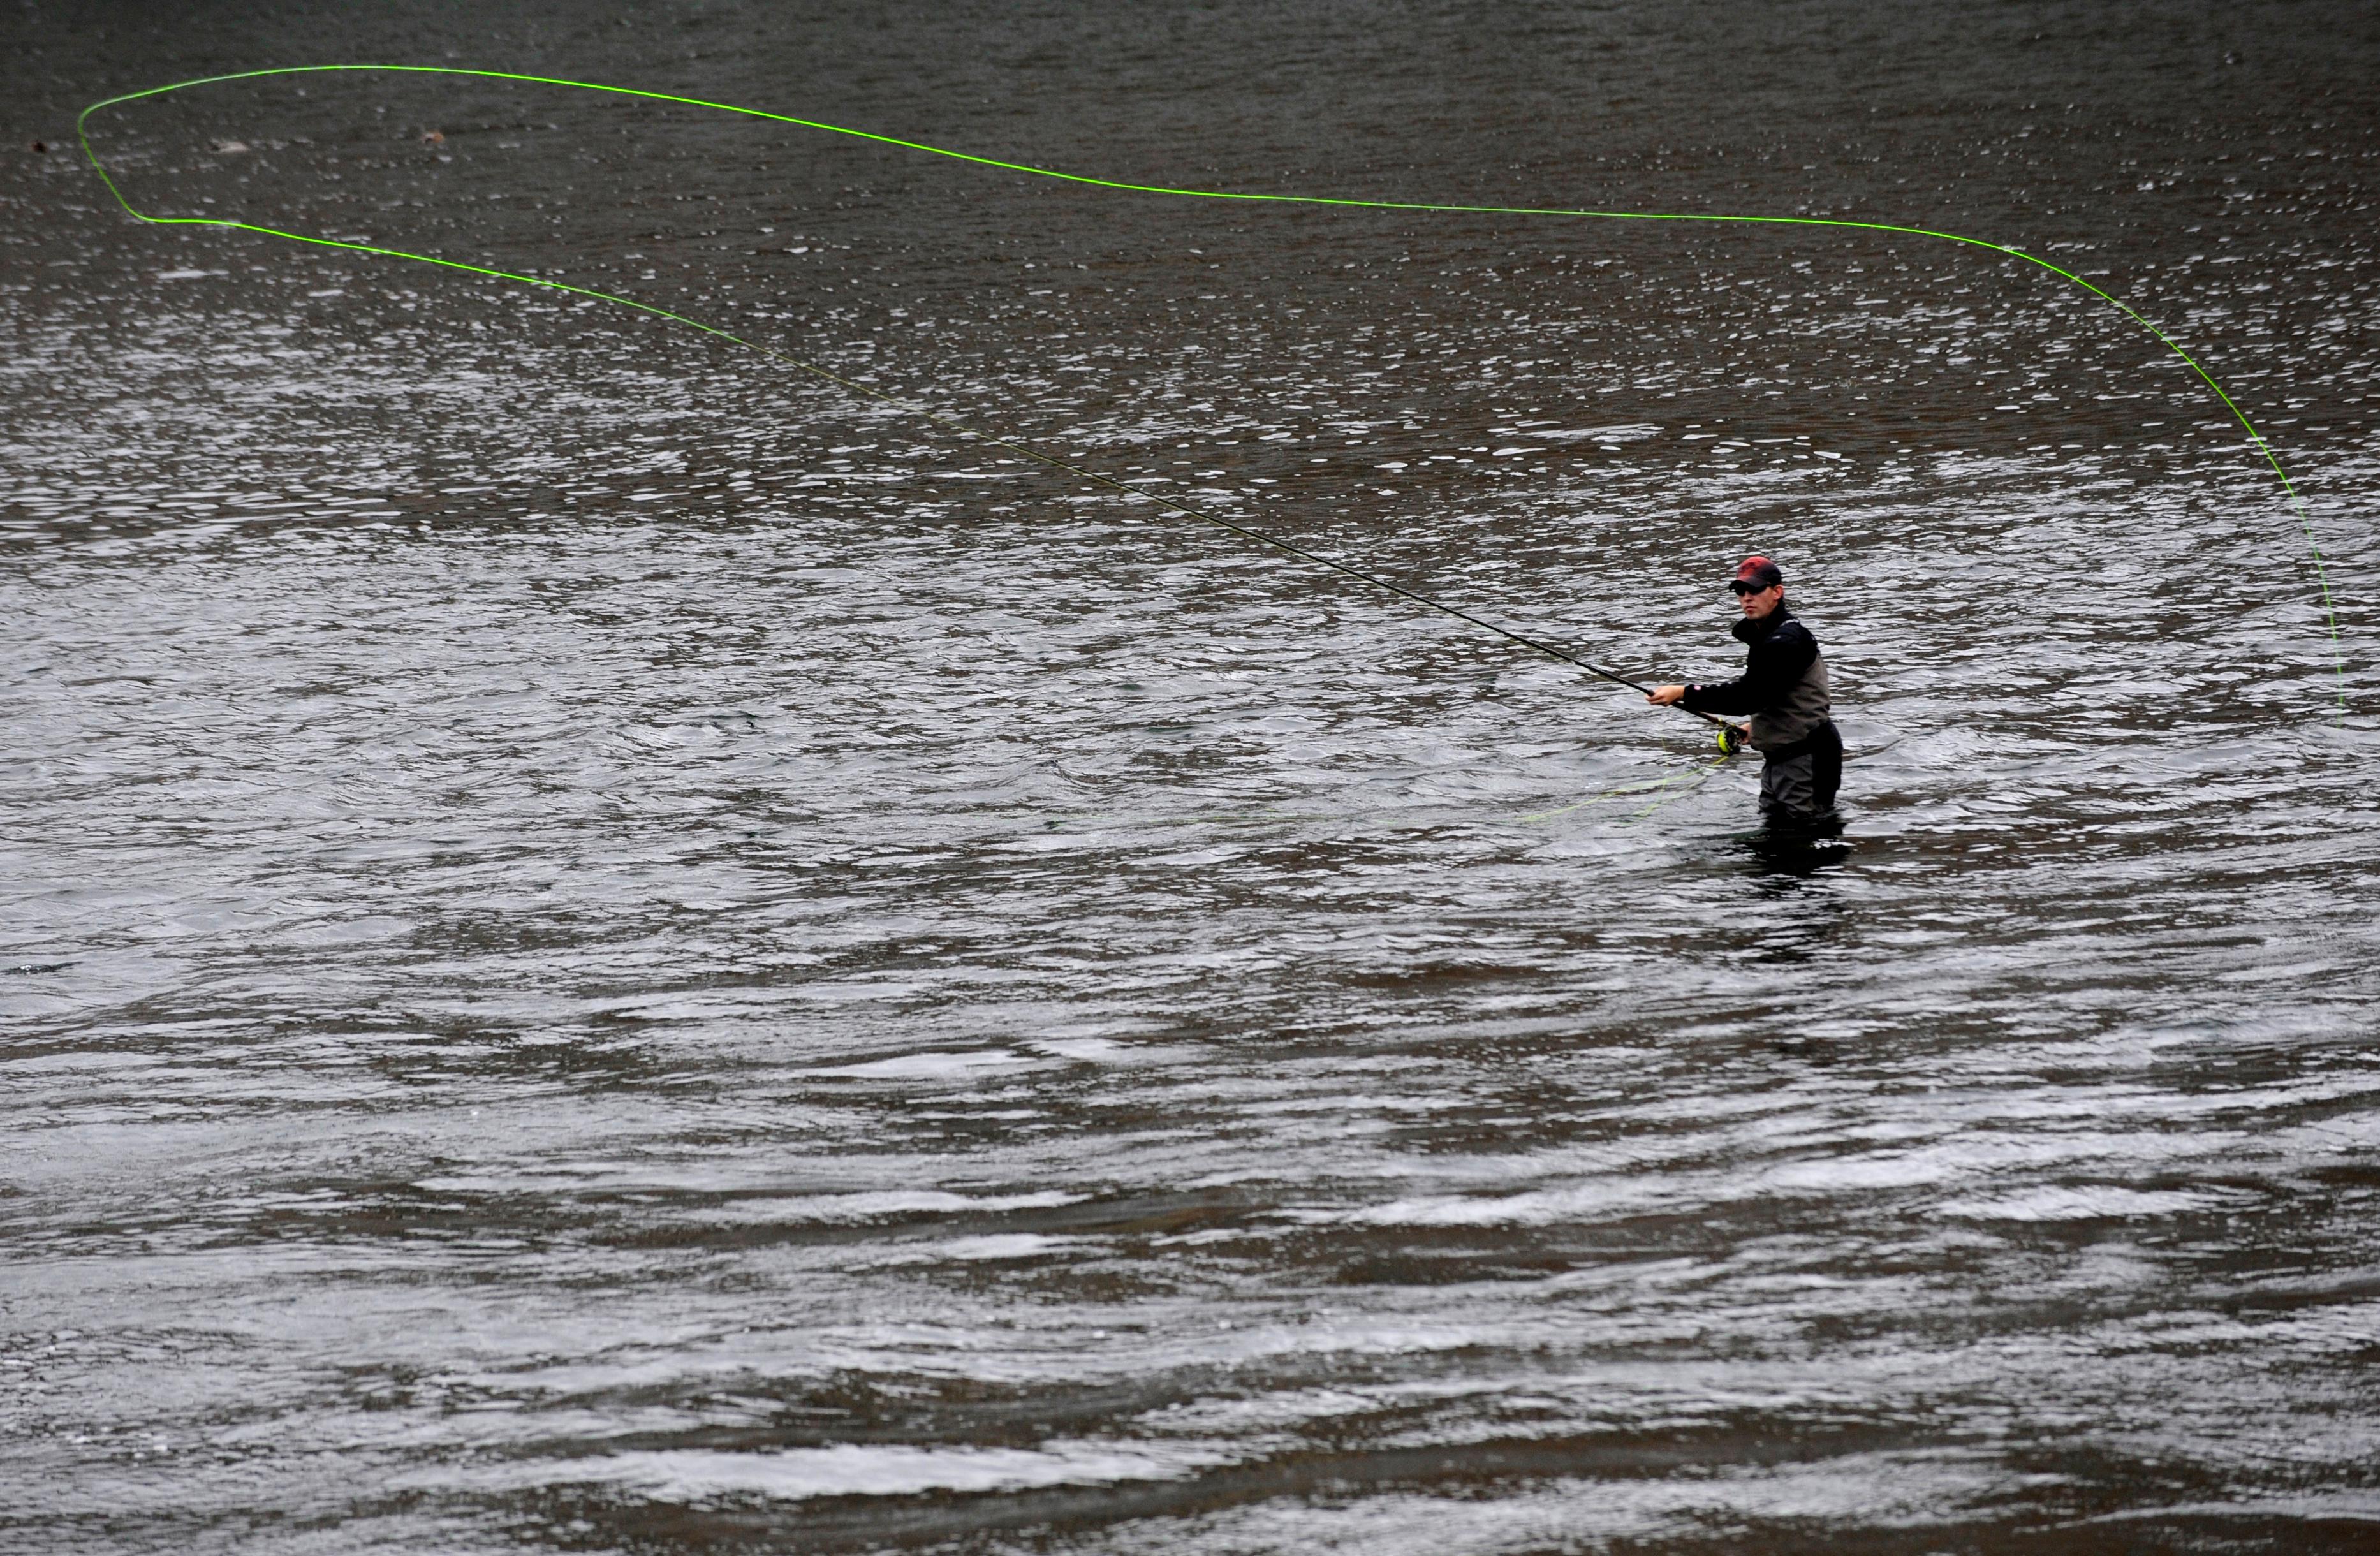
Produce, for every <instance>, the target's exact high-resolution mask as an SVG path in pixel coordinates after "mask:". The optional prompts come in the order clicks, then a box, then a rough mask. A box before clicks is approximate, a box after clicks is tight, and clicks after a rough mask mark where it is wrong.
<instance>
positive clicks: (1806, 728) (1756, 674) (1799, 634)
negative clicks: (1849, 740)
mask: <svg viewBox="0 0 2380 1556" xmlns="http://www.w3.org/2000/svg"><path fill="white" fill-rule="evenodd" d="M1735 637H1736V639H1737V641H1739V642H1741V643H1743V646H1744V648H1745V649H1746V650H1747V652H1746V653H1745V655H1744V662H1743V675H1738V676H1737V677H1736V678H1735V679H1734V680H1732V681H1721V682H1718V683H1717V684H1715V685H1711V686H1694V687H1687V688H1686V696H1685V706H1686V707H1687V708H1689V709H1691V710H1692V711H1694V712H1697V713H1737V714H1742V713H1749V714H1752V715H1753V731H1752V733H1753V744H1754V745H1755V746H1758V747H1761V748H1764V749H1766V748H1771V747H1774V746H1779V745H1782V744H1785V743H1787V742H1793V741H1799V740H1801V739H1803V737H1804V736H1806V735H1808V734H1809V733H1810V732H1811V731H1812V730H1813V729H1815V727H1816V726H1817V725H1818V724H1820V723H1825V722H1826V719H1827V715H1828V696H1827V681H1826V673H1825V671H1824V669H1823V668H1820V669H1819V670H1817V671H1816V673H1815V674H1814V673H1813V671H1812V667H1813V666H1814V665H1817V664H1818V663H1819V660H1818V640H1817V638H1814V637H1812V636H1811V635H1810V629H1809V628H1808V627H1806V626H1803V625H1802V623H1801V621H1800V620H1799V619H1798V618H1797V617H1795V616H1794V614H1793V613H1792V612H1791V611H1789V610H1787V609H1786V608H1785V604H1784V602H1782V601H1779V602H1778V605H1777V608H1776V609H1775V610H1773V611H1771V612H1769V613H1768V614H1767V616H1765V617H1763V618H1761V619H1760V620H1758V621H1754V620H1752V619H1751V618H1750V617H1746V618H1744V619H1743V620H1742V621H1739V622H1737V623H1736V624H1735Z"/></svg>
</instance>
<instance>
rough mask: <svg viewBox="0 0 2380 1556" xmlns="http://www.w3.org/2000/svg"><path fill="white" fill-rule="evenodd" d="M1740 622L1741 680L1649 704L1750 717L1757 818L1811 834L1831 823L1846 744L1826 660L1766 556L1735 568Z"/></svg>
mask: <svg viewBox="0 0 2380 1556" xmlns="http://www.w3.org/2000/svg"><path fill="white" fill-rule="evenodd" d="M1727 587H1728V588H1729V589H1730V590H1734V592H1735V598H1736V602H1737V603H1738V604H1740V605H1741V606H1743V620H1742V621H1740V622H1737V623H1736V624H1735V635H1736V637H1737V638H1741V639H1742V640H1743V645H1744V647H1745V648H1746V649H1747V650H1750V652H1749V653H1748V654H1747V655H1746V657H1745V659H1744V664H1743V675H1738V676H1737V677H1736V678H1735V679H1734V680H1732V681H1722V682H1719V683H1718V684H1716V685H1713V686H1691V687H1675V686H1671V687H1654V688H1653V694H1652V695H1651V696H1650V697H1648V698H1646V699H1645V700H1646V701H1647V702H1650V703H1653V704H1654V705H1655V706H1657V707H1668V706H1669V705H1670V704H1671V703H1682V704H1683V705H1684V706H1685V708H1686V709H1687V710H1688V711H1691V712H1696V713H1749V714H1751V715H1752V732H1751V733H1752V744H1753V746H1754V748H1755V749H1757V750H1758V751H1759V752H1760V754H1761V755H1762V756H1764V757H1766V758H1767V761H1766V762H1765V763H1764V764H1763V765H1762V767H1761V769H1760V815H1761V819H1762V820H1763V821H1766V822H1767V823H1768V825H1770V826H1772V827H1786V828H1794V829H1808V828H1812V827H1816V826H1818V825H1821V824H1822V823H1824V822H1825V821H1828V820H1830V819H1831V817H1830V814H1829V813H1830V812H1831V811H1832V810H1833V809H1834V805H1835V791H1836V790H1837V789H1838V788H1840V787H1841V785H1842V780H1843V738H1842V736H1841V735H1839V734H1838V733H1836V730H1835V723H1834V720H1833V719H1832V718H1830V717H1828V715H1829V714H1830V713H1831V712H1832V711H1833V710H1832V707H1831V705H1830V704H1829V703H1828V699H1827V662H1826V659H1825V657H1824V656H1822V655H1821V654H1820V653H1819V652H1818V640H1817V639H1816V638H1813V637H1812V636H1810V629H1809V628H1808V627H1806V626H1803V625H1802V623H1801V620H1800V618H1799V617H1797V616H1795V615H1794V614H1793V613H1792V612H1791V611H1789V610H1787V609H1786V608H1785V575H1784V574H1783V573H1782V572H1780V571H1779V569H1778V566H1777V564H1775V563H1774V562H1771V561H1769V560H1768V558H1767V557H1765V556H1747V557H1745V558H1744V559H1743V565H1742V566H1740V567H1738V568H1737V569H1736V570H1735V581H1734V582H1732V583H1730V584H1729V585H1728V586H1727Z"/></svg>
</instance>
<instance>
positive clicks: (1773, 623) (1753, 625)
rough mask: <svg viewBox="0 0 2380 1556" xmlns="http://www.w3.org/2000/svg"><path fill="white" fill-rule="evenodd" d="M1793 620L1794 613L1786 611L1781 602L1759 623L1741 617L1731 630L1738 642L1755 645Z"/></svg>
mask: <svg viewBox="0 0 2380 1556" xmlns="http://www.w3.org/2000/svg"><path fill="white" fill-rule="evenodd" d="M1792 619H1793V613H1792V612H1791V611H1790V610H1788V609H1786V607H1785V602H1784V601H1782V600H1779V602H1777V608H1776V609H1775V610H1773V611H1771V612H1769V613H1768V614H1767V615H1765V616H1763V617H1761V618H1760V619H1759V620H1758V621H1755V620H1753V619H1752V618H1751V617H1750V616H1743V617H1740V618H1739V619H1738V620H1737V622H1736V624H1735V626H1733V627H1731V628H1730V631H1732V632H1733V633H1734V635H1735V638H1736V640H1737V641H1738V642H1742V643H1755V642H1758V641H1759V640H1760V639H1761V638H1766V637H1767V636H1768V635H1769V634H1770V633H1772V632H1774V631H1776V630H1777V629H1778V628H1779V627H1780V626H1784V625H1785V624H1786V623H1787V622H1789V621H1791V620H1792Z"/></svg>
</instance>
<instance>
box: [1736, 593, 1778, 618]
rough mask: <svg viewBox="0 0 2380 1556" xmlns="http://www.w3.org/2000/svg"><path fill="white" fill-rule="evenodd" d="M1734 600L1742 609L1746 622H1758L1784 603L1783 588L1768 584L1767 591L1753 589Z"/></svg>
mask: <svg viewBox="0 0 2380 1556" xmlns="http://www.w3.org/2000/svg"><path fill="white" fill-rule="evenodd" d="M1735 600H1736V603H1737V604H1739V605H1742V606H1743V614H1744V618H1745V619H1746V620H1748V621H1758V620H1760V619H1761V618H1762V617H1764V616H1766V615H1767V614H1768V613H1769V612H1771V611H1773V610H1775V609H1776V608H1777V607H1778V606H1779V605H1781V604H1783V603H1784V602H1785V586H1784V585H1783V584H1770V585H1769V586H1768V587H1767V589H1755V590H1748V591H1746V592H1745V593H1743V594H1739V595H1737V596H1736V597H1735Z"/></svg>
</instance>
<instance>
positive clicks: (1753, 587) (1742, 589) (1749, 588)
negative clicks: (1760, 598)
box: [1727, 583, 1777, 595]
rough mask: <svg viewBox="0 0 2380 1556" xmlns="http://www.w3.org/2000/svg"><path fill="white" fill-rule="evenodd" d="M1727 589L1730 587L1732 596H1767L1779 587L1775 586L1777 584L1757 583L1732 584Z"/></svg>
mask: <svg viewBox="0 0 2380 1556" xmlns="http://www.w3.org/2000/svg"><path fill="white" fill-rule="evenodd" d="M1727 587H1728V591H1729V592H1730V593H1731V594H1737V595H1743V594H1766V593H1767V592H1768V591H1769V590H1772V589H1775V588H1776V587H1777V585H1775V584H1755V583H1731V584H1730V585H1728V586H1727Z"/></svg>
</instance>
